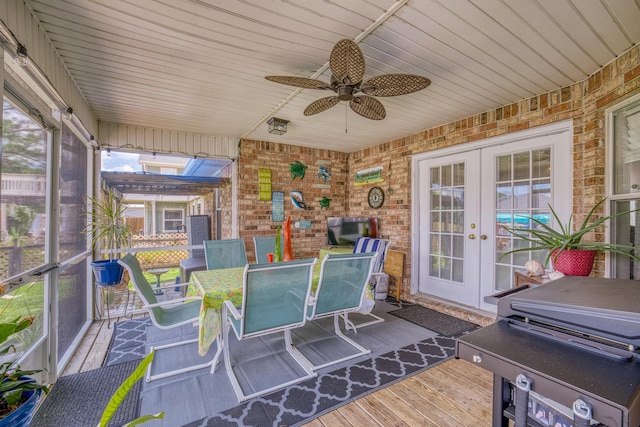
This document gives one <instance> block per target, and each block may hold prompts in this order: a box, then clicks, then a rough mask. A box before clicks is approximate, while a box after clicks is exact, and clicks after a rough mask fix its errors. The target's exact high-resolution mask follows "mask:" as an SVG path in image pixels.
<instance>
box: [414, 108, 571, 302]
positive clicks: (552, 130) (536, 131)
mask: <svg viewBox="0 0 640 427" xmlns="http://www.w3.org/2000/svg"><path fill="white" fill-rule="evenodd" d="M548 135H559V136H560V137H561V138H563V139H564V141H566V145H567V148H568V150H567V154H568V159H569V165H568V167H567V168H566V169H564V171H565V174H566V177H565V178H564V179H566V180H567V182H569V183H570V185H569V188H570V191H571V194H573V179H572V176H573V163H572V162H571V159H572V158H573V120H564V121H561V122H556V123H552V124H549V125H544V126H538V127H535V128H533V129H527V130H524V131H519V132H513V133H509V134H505V135H499V136H495V137H491V138H487V139H483V140H480V141H475V142H473V143H470V144H461V145H456V146H455V147H450V148H443V149H441V150H435V151H429V152H424V153H419V154H415V155H413V156H412V158H411V200H412V203H411V205H412V206H411V288H410V294H411V295H414V294H416V293H417V292H418V284H419V281H418V280H417V278H419V277H420V259H419V256H420V253H419V241H420V206H419V203H418V200H419V189H418V184H419V170H418V164H419V162H420V161H423V160H426V159H435V158H438V157H443V156H449V155H452V154H458V153H462V152H465V151H469V150H477V149H482V148H487V147H492V146H497V145H503V144H509V143H512V142H517V141H521V140H526V139H530V138H535V137H542V136H548ZM566 199H568V202H567V203H565V204H561V205H557V212H558V214H559V215H560V217H562V218H565V217H567V216H568V215H569V214H570V213H571V211H572V197H569V198H566ZM565 205H566V206H565ZM554 209H556V206H554Z"/></svg>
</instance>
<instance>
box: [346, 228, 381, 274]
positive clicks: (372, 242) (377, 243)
mask: <svg viewBox="0 0 640 427" xmlns="http://www.w3.org/2000/svg"><path fill="white" fill-rule="evenodd" d="M389 246H390V245H389V242H388V241H386V240H382V239H372V238H370V237H358V239H357V240H356V244H355V246H354V247H353V253H354V254H360V253H366V252H380V256H379V257H378V258H377V259H376V261H375V263H374V264H373V270H372V272H373V273H381V272H382V268H383V266H384V259H385V258H386V256H387V249H389Z"/></svg>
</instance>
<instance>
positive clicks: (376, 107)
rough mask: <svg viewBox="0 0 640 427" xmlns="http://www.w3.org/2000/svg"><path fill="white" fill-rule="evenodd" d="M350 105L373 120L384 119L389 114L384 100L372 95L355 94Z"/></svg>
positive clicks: (363, 115)
mask: <svg viewBox="0 0 640 427" xmlns="http://www.w3.org/2000/svg"><path fill="white" fill-rule="evenodd" d="M349 106H350V107H351V109H352V110H353V111H355V112H356V113H358V114H360V115H361V116H362V117H365V118H367V119H371V120H382V119H384V118H385V117H386V115H387V112H386V111H385V109H384V106H383V105H382V102H380V101H378V100H377V99H375V98H372V97H370V96H354V97H353V99H352V100H351V101H349Z"/></svg>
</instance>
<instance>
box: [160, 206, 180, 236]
mask: <svg viewBox="0 0 640 427" xmlns="http://www.w3.org/2000/svg"><path fill="white" fill-rule="evenodd" d="M169 211H171V212H175V211H178V212H180V220H179V221H180V224H184V209H182V208H162V232H163V233H177V232H178V229H177V227H176V229H175V230H168V229H167V221H171V222H174V221H178V220H177V219H169V220H168V219H167V212H169ZM180 224H179V225H180Z"/></svg>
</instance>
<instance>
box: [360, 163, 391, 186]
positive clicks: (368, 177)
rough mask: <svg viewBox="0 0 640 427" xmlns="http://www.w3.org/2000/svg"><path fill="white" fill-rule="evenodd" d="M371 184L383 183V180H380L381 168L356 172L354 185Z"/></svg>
mask: <svg viewBox="0 0 640 427" xmlns="http://www.w3.org/2000/svg"><path fill="white" fill-rule="evenodd" d="M373 182H384V179H382V166H376V167H374V168H369V169H363V170H361V171H358V172H356V174H355V182H354V185H356V186H358V185H365V184H371V183H373Z"/></svg>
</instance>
